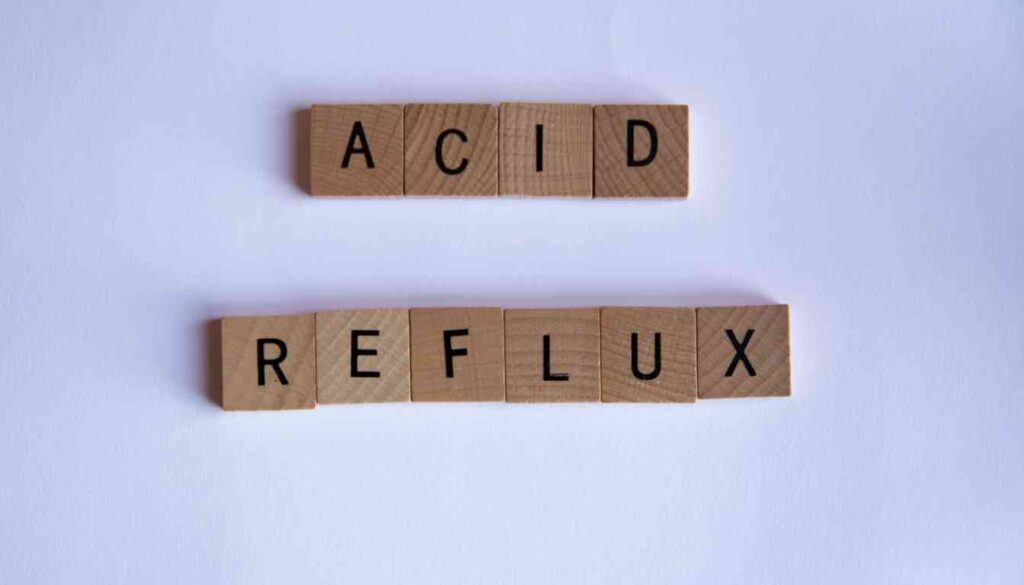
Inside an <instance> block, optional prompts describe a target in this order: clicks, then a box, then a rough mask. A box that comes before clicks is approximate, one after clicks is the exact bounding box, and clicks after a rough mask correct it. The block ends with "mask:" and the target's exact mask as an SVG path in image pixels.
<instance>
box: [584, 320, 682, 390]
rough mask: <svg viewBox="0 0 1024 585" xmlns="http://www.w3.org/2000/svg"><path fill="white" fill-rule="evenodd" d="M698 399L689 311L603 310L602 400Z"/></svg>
mask: <svg viewBox="0 0 1024 585" xmlns="http://www.w3.org/2000/svg"><path fill="white" fill-rule="evenodd" d="M696 399H697V314H696V312H695V311H694V310H693V309H687V308H668V307H665V308H662V307H606V308H603V309H601V400H602V401H603V402H693V401H695V400H696Z"/></svg>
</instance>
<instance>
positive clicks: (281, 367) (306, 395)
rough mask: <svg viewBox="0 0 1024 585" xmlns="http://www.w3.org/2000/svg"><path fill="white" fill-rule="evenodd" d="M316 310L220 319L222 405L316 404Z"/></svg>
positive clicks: (271, 406) (235, 407)
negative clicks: (301, 313) (289, 314)
mask: <svg viewBox="0 0 1024 585" xmlns="http://www.w3.org/2000/svg"><path fill="white" fill-rule="evenodd" d="M315 329H316V327H315V324H314V317H313V315H295V316H281V317H227V318H224V319H221V359H222V366H221V368H222V372H221V374H222V376H223V378H222V389H223V395H224V410H284V409H292V408H313V407H315V406H316V362H315V359H316V356H315V350H314V347H313V346H314V343H315V337H316V333H315Z"/></svg>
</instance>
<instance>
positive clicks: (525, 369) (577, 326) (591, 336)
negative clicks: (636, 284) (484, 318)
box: [505, 309, 601, 402]
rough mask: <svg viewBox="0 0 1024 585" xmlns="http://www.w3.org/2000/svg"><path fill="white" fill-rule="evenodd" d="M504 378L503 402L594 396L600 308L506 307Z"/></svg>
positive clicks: (584, 399) (596, 391)
mask: <svg viewBox="0 0 1024 585" xmlns="http://www.w3.org/2000/svg"><path fill="white" fill-rule="evenodd" d="M505 380H506V385H505V397H506V400H508V401H509V402H594V401H597V400H600V397H601V313H600V310H599V309H509V310H506V311H505Z"/></svg>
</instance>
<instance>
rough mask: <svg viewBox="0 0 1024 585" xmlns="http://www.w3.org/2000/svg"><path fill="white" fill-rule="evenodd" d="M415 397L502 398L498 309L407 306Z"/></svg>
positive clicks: (502, 359)
mask: <svg viewBox="0 0 1024 585" xmlns="http://www.w3.org/2000/svg"><path fill="white" fill-rule="evenodd" d="M409 339H410V344H409V345H410V347H411V352H412V353H411V358H412V400H413V402H500V401H502V400H505V338H504V333H503V322H502V318H501V309H497V308H468V309H462V308H454V309H411V310H410V311H409Z"/></svg>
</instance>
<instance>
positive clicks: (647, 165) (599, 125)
mask: <svg viewBox="0 0 1024 585" xmlns="http://www.w3.org/2000/svg"><path fill="white" fill-rule="evenodd" d="M689 191H690V129H689V108H688V107H687V106H641V105H636V106H595V107H594V196H595V197H686V196H687V194H688V193H689Z"/></svg>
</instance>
